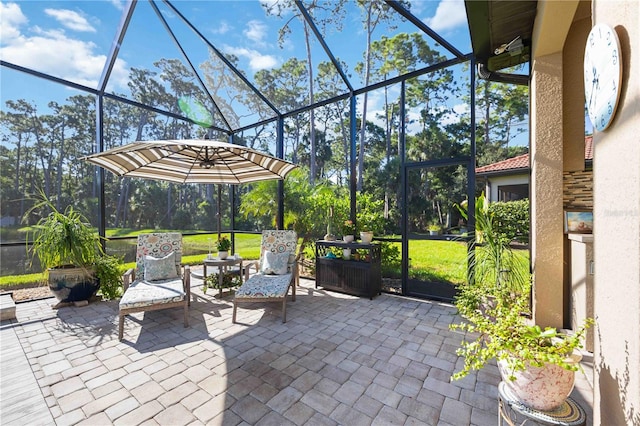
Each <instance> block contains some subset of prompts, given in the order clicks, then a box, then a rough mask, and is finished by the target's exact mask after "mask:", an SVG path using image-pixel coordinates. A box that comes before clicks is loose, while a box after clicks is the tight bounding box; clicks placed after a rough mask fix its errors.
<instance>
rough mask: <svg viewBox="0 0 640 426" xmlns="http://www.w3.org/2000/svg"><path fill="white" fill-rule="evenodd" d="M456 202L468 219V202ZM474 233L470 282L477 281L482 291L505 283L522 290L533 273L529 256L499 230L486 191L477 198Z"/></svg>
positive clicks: (511, 288) (511, 287) (516, 290)
mask: <svg viewBox="0 0 640 426" xmlns="http://www.w3.org/2000/svg"><path fill="white" fill-rule="evenodd" d="M456 206H457V207H458V209H459V211H460V214H461V215H462V216H463V217H464V218H465V220H468V212H467V205H466V204H463V205H456ZM475 235H476V240H475V241H474V242H473V243H472V247H471V250H470V251H469V257H468V265H469V282H470V283H472V284H474V283H477V285H478V286H479V289H480V290H481V291H485V289H492V288H493V287H505V286H506V287H508V288H507V290H509V291H512V292H517V293H522V291H523V289H524V287H525V285H526V284H527V283H528V281H529V277H530V274H529V265H528V260H527V258H526V257H525V256H521V255H519V254H518V253H516V252H515V251H514V250H513V249H512V248H511V239H510V238H509V237H508V236H507V235H505V234H504V233H503V232H501V231H500V224H499V223H498V221H497V219H496V217H495V215H494V214H493V213H492V211H491V209H490V207H489V202H488V201H487V200H486V198H485V197H484V195H480V196H479V197H477V198H476V204H475ZM485 293H486V291H485Z"/></svg>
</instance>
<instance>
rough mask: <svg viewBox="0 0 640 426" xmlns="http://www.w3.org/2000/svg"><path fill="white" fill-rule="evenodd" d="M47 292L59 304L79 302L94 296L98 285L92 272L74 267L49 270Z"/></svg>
mask: <svg viewBox="0 0 640 426" xmlns="http://www.w3.org/2000/svg"><path fill="white" fill-rule="evenodd" d="M48 273H49V290H51V292H52V293H53V295H54V296H55V297H56V299H58V300H59V301H60V302H64V303H68V302H79V301H81V300H89V299H91V298H92V297H93V296H95V294H96V292H97V291H98V289H99V288H100V283H99V282H98V280H97V278H96V277H95V275H94V272H93V270H90V269H89V270H88V269H85V268H76V267H64V268H55V269H49V270H48Z"/></svg>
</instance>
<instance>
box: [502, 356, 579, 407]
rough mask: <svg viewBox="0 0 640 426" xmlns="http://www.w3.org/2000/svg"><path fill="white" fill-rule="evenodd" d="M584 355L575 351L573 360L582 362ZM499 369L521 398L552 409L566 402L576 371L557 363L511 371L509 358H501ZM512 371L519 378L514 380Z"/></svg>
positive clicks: (527, 404)
mask: <svg viewBox="0 0 640 426" xmlns="http://www.w3.org/2000/svg"><path fill="white" fill-rule="evenodd" d="M581 359H582V355H580V354H579V353H577V352H574V354H572V355H571V362H575V363H578V362H580V360H581ZM498 369H499V370H500V375H501V376H502V380H503V381H504V382H505V384H506V385H507V387H509V390H511V392H512V393H513V394H514V395H515V396H516V397H517V398H518V400H520V402H522V403H523V404H524V405H526V406H527V407H530V408H533V409H535V410H542V411H552V410H554V409H556V408H558V407H560V406H561V405H562V403H563V402H564V401H565V400H566V399H567V397H568V396H569V395H570V394H571V391H572V390H573V385H574V382H575V374H576V373H575V371H570V370H566V369H564V368H562V367H559V366H557V365H555V364H546V365H545V366H544V367H533V366H529V367H528V368H527V369H525V370H524V371H516V372H511V371H510V369H509V367H508V365H507V361H506V360H499V361H498ZM511 375H512V376H515V377H516V380H510V379H509V376H511Z"/></svg>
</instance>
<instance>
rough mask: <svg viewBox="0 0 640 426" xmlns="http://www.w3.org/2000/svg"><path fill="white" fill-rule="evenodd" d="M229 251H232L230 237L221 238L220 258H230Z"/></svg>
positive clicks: (219, 245)
mask: <svg viewBox="0 0 640 426" xmlns="http://www.w3.org/2000/svg"><path fill="white" fill-rule="evenodd" d="M229 250H231V240H229V238H228V237H221V238H220V239H219V240H218V257H219V258H220V259H226V258H227V256H229Z"/></svg>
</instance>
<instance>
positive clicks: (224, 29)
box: [210, 21, 233, 34]
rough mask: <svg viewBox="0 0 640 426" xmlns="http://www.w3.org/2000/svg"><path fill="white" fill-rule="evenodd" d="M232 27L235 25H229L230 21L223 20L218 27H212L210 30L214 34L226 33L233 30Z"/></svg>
mask: <svg viewBox="0 0 640 426" xmlns="http://www.w3.org/2000/svg"><path fill="white" fill-rule="evenodd" d="M232 29H233V27H232V26H231V25H229V23H228V22H226V21H222V22H220V25H218V27H217V28H211V29H210V31H211V32H212V33H213V34H226V33H228V32H229V31H231V30H232Z"/></svg>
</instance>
